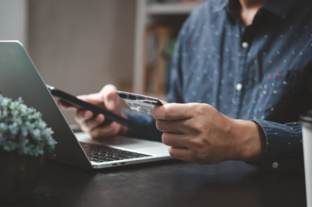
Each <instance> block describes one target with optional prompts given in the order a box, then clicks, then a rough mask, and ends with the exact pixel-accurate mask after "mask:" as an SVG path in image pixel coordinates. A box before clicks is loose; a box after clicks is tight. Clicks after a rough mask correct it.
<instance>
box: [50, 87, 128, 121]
mask: <svg viewBox="0 0 312 207" xmlns="http://www.w3.org/2000/svg"><path fill="white" fill-rule="evenodd" d="M46 87H47V88H48V90H49V91H50V93H51V94H52V95H53V96H54V97H57V98H59V99H61V100H62V101H64V102H66V103H67V104H70V105H72V106H75V107H77V108H80V109H85V110H90V111H92V113H93V116H97V115H98V114H103V115H104V116H105V121H104V122H103V125H108V124H110V123H111V122H112V121H115V122H117V123H119V124H121V125H124V126H128V127H131V126H132V123H131V122H130V121H129V120H128V119H125V118H123V117H121V116H118V115H117V114H114V113H113V112H111V111H109V110H107V109H105V108H101V107H98V106H96V105H94V104H91V103H88V102H85V101H83V100H80V99H78V98H77V97H76V96H73V95H71V94H69V93H66V92H64V91H61V90H59V89H57V88H55V87H53V86H50V85H47V84H46Z"/></svg>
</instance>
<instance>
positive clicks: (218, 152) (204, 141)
mask: <svg viewBox="0 0 312 207" xmlns="http://www.w3.org/2000/svg"><path fill="white" fill-rule="evenodd" d="M153 116H154V118H155V119H156V127H157V128H158V129H159V130H160V131H163V132H164V133H163V135H162V141H163V143H164V144H166V145H168V146H169V153H170V155H171V156H172V157H174V158H176V159H181V160H185V161H189V162H196V163H199V164H208V163H209V164H212V163H218V162H222V161H226V160H244V161H252V160H257V159H260V157H261V155H262V154H263V152H264V148H265V136H264V134H263V131H262V129H261V128H260V127H259V126H258V125H257V124H256V123H254V122H251V121H243V120H235V119H231V118H229V117H227V116H225V115H223V114H221V113H220V112H219V111H217V110H216V109H215V108H213V107H212V106H210V105H208V104H198V103H189V104H164V105H163V106H157V107H155V108H154V110H153Z"/></svg>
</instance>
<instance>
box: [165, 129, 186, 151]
mask: <svg viewBox="0 0 312 207" xmlns="http://www.w3.org/2000/svg"><path fill="white" fill-rule="evenodd" d="M161 140H162V142H163V143H164V144H165V145H167V146H171V147H175V148H184V149H186V148H187V144H186V143H187V141H186V138H185V137H184V136H183V135H181V134H172V133H167V132H165V133H163V134H162V136H161Z"/></svg>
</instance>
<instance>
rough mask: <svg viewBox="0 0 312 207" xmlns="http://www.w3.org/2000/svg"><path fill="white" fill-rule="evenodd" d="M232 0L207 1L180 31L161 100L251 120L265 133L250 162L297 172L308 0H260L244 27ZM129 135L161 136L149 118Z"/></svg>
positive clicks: (309, 95)
mask: <svg viewBox="0 0 312 207" xmlns="http://www.w3.org/2000/svg"><path fill="white" fill-rule="evenodd" d="M240 8H241V6H240V3H239V1H238V0H210V1H208V2H205V3H204V4H202V5H201V6H200V7H199V8H197V9H196V10H195V11H194V12H193V13H192V14H191V15H190V17H189V18H188V19H187V21H186V22H185V23H184V25H183V28H182V29H181V31H180V34H179V37H178V41H177V45H176V48H175V53H174V57H173V61H172V67H171V87H170V91H169V94H168V99H167V101H168V102H176V103H188V102H197V103H207V104H210V105H212V106H213V107H215V108H216V109H217V110H219V111H220V112H221V113H223V114H225V115H226V116H228V117H230V118H233V119H243V120H250V121H254V122H256V123H257V124H259V126H260V127H261V128H262V130H263V132H264V134H265V136H266V151H265V155H264V156H263V158H262V159H261V160H259V161H258V162H256V163H251V164H255V165H258V166H259V167H261V168H263V169H265V170H269V171H297V170H303V151H302V150H303V148H302V133H301V125H300V124H299V123H298V120H299V117H300V115H301V114H303V113H305V112H306V111H307V110H308V109H309V108H312V1H311V0H287V1H285V0H268V1H267V2H266V3H265V5H263V6H262V8H261V9H260V10H259V11H258V12H257V14H256V16H255V18H254V20H253V23H252V24H251V25H250V26H247V27H246V26H244V24H243V23H242V22H241V19H240ZM127 115H128V117H129V119H131V120H133V122H136V123H138V124H139V125H140V126H144V127H138V128H136V129H134V128H133V129H130V131H129V135H130V136H134V137H139V138H144V139H150V140H157V141H161V133H160V132H159V131H157V129H156V127H155V120H154V119H153V117H151V116H147V115H140V114H133V113H130V112H127Z"/></svg>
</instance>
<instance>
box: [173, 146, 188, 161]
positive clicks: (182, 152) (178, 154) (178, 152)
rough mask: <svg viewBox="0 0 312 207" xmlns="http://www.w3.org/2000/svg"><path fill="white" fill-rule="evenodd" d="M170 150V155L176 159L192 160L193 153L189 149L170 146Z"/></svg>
mask: <svg viewBox="0 0 312 207" xmlns="http://www.w3.org/2000/svg"><path fill="white" fill-rule="evenodd" d="M168 151H169V154H170V156H171V157H173V158H175V159H178V160H184V161H187V162H192V153H191V151H190V150H188V149H181V148H176V147H169V148H168Z"/></svg>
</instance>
